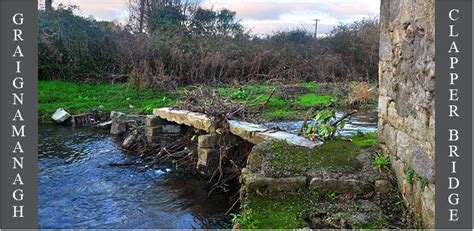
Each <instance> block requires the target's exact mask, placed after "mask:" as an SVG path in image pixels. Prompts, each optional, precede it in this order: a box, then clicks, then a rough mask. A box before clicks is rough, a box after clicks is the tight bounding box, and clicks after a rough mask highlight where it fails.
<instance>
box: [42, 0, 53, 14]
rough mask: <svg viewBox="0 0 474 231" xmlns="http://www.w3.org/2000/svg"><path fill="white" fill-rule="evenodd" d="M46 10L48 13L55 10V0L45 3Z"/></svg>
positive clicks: (47, 0)
mask: <svg viewBox="0 0 474 231" xmlns="http://www.w3.org/2000/svg"><path fill="white" fill-rule="evenodd" d="M44 9H45V10H46V11H51V10H53V0H45V2H44Z"/></svg>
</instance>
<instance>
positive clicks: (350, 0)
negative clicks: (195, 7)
mask: <svg viewBox="0 0 474 231" xmlns="http://www.w3.org/2000/svg"><path fill="white" fill-rule="evenodd" d="M54 2H55V4H59V3H63V4H74V5H78V6H79V8H80V13H81V14H82V15H84V16H89V15H92V16H93V17H95V18H96V19H99V20H110V21H111V20H117V21H119V22H121V23H125V22H126V21H127V18H128V13H127V0H54ZM202 3H203V5H204V6H205V7H206V8H212V9H214V10H218V9H222V8H227V9H229V10H232V11H235V12H236V13H237V18H238V19H241V22H242V23H243V24H244V25H245V26H246V27H247V28H250V29H252V31H253V32H255V33H258V34H268V33H272V32H274V31H281V30H291V29H295V28H301V27H304V28H310V29H309V30H312V29H313V28H314V21H313V19H315V18H318V19H319V20H320V21H319V26H318V28H319V29H318V32H319V33H322V34H325V33H327V32H328V31H330V29H331V28H332V27H333V26H335V25H337V24H339V23H341V22H344V23H348V22H352V21H355V20H360V19H362V18H364V17H368V16H371V17H374V16H378V14H379V7H380V1H379V0H358V1H357V2H356V1H354V0H297V1H294V0H273V1H270V0H203V2H202Z"/></svg>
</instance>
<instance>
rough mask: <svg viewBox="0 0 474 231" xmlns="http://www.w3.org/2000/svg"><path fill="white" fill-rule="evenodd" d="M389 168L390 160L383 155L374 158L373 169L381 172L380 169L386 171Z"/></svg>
mask: <svg viewBox="0 0 474 231" xmlns="http://www.w3.org/2000/svg"><path fill="white" fill-rule="evenodd" d="M389 167H390V158H388V156H385V155H383V154H377V155H375V158H374V168H375V169H378V170H379V171H382V169H388V168H389Z"/></svg>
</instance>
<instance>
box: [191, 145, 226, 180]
mask: <svg viewBox="0 0 474 231" xmlns="http://www.w3.org/2000/svg"><path fill="white" fill-rule="evenodd" d="M219 154H220V153H219V150H217V149H213V148H198V161H197V166H196V167H197V170H198V171H199V173H201V174H203V175H206V176H211V175H212V173H213V172H214V170H216V169H217V166H218V163H219Z"/></svg>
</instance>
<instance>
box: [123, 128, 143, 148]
mask: <svg viewBox="0 0 474 231" xmlns="http://www.w3.org/2000/svg"><path fill="white" fill-rule="evenodd" d="M138 136H139V132H138V130H133V131H132V132H130V134H128V135H127V137H126V138H125V140H123V142H122V148H125V149H129V148H131V147H132V146H133V145H134V144H135V142H136V141H137V139H138Z"/></svg>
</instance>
